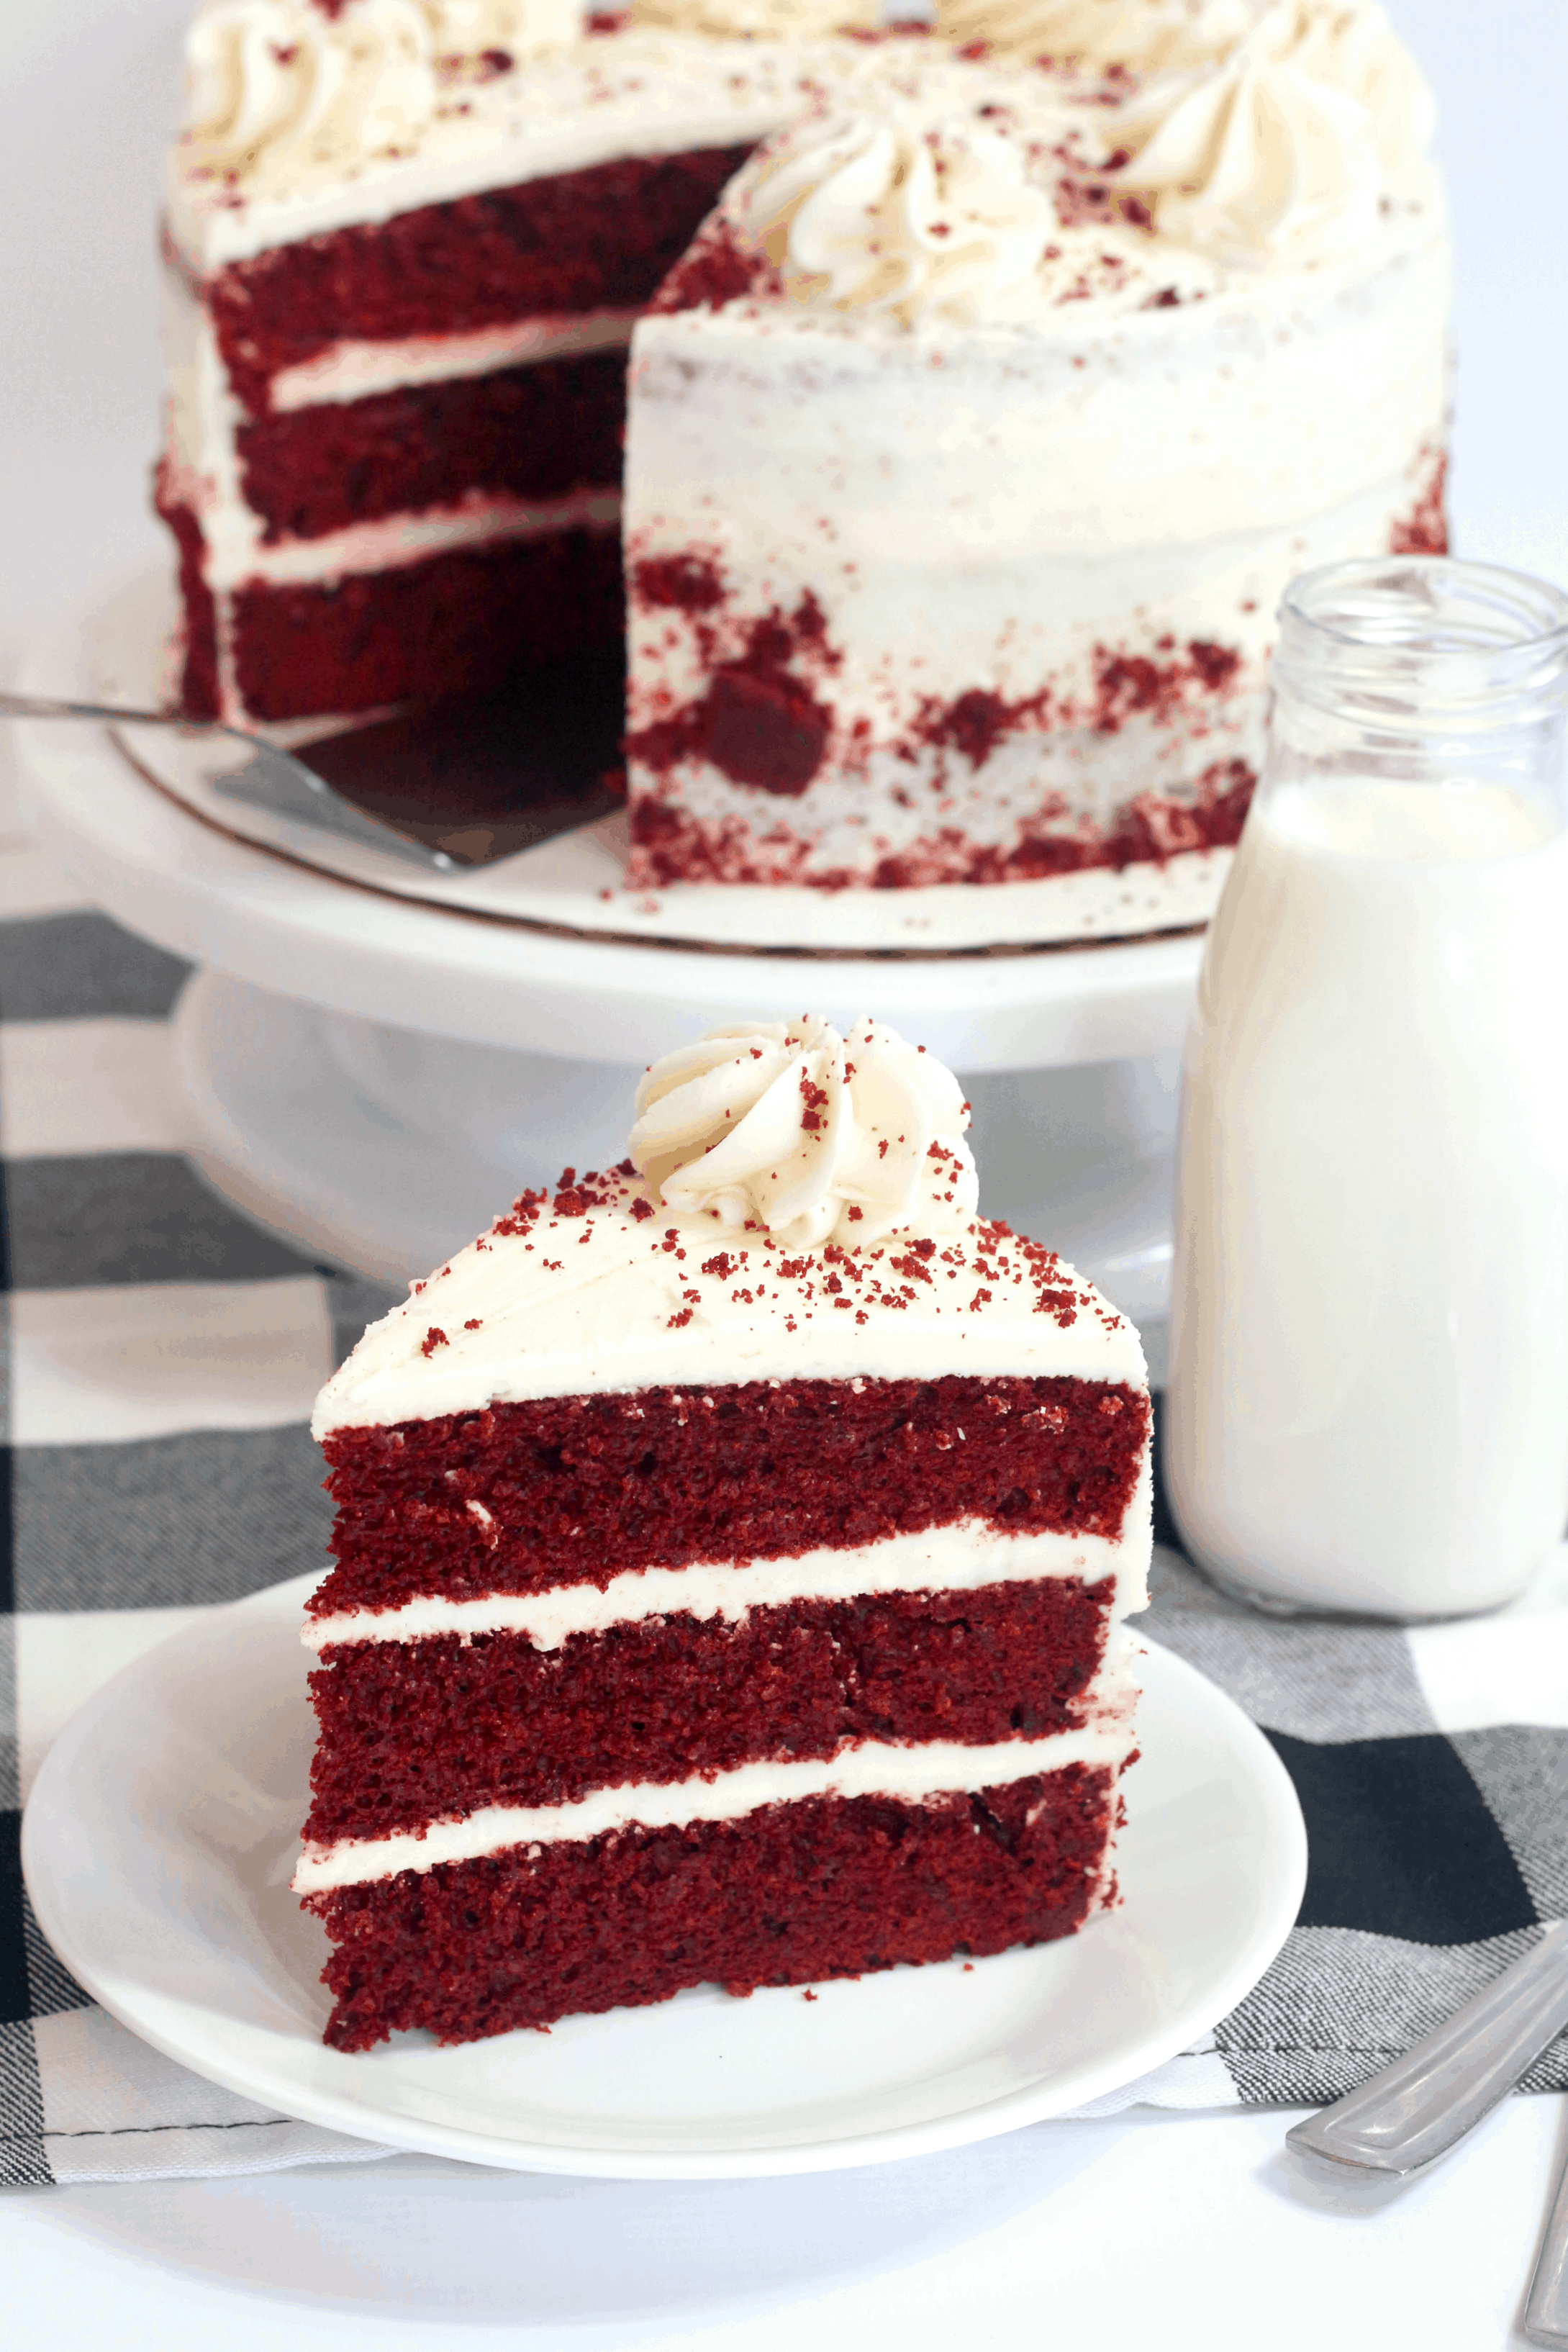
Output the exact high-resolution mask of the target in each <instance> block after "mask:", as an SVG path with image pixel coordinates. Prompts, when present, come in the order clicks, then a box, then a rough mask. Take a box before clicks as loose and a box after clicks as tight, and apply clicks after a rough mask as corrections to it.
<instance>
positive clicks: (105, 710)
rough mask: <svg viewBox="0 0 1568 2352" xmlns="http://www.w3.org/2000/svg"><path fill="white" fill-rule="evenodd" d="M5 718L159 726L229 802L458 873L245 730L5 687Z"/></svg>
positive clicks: (201, 778) (176, 754) (184, 761)
mask: <svg viewBox="0 0 1568 2352" xmlns="http://www.w3.org/2000/svg"><path fill="white" fill-rule="evenodd" d="M0 718H5V719H98V720H99V722H102V721H105V720H107V721H108V722H109V723H110V725H112V726H114V727H117V728H120V729H126V730H129V729H132V728H140V727H155V728H157V729H159V730H161V733H162V737H163V738H164V740H163V742H162V745H161V747H160V757H161V759H162V761H163V762H164V763H165V764H166V765H167V764H171V763H172V765H173V766H175V767H176V768H177V769H179V771H180V772H181V773H182V775H183V779H184V780H185V781H186V782H189V783H192V784H198V785H201V784H204V785H206V786H208V787H209V788H210V789H211V790H212V791H213V792H214V793H220V794H221V795H222V796H223V797H224V798H225V800H234V801H245V802H246V803H249V805H250V806H251V807H252V808H258V809H265V810H267V812H268V813H269V814H271V815H273V816H280V817H285V818H291V819H292V820H293V821H294V822H295V823H296V824H308V825H314V826H315V827H316V828H317V830H318V831H319V832H323V833H332V834H337V835H340V838H341V839H343V840H345V841H353V842H358V843H359V844H360V845H361V846H362V847H364V848H367V849H380V850H382V851H383V852H385V853H386V854H387V855H388V856H392V857H401V858H403V859H405V860H407V861H408V862H409V863H410V864H412V865H415V866H434V867H435V868H436V869H437V870H438V871H439V872H441V873H444V874H452V873H455V872H456V870H457V867H456V863H455V860H454V859H453V858H451V857H449V856H447V855H446V853H445V851H444V850H442V849H435V848H433V847H430V846H428V845H426V844H425V843H424V842H423V841H416V840H415V839H414V838H413V835H410V834H406V833H400V832H398V831H397V829H396V827H395V826H393V825H390V824H382V823H381V822H380V821H379V820H378V819H377V818H375V817H373V816H371V815H369V814H367V813H366V812H365V811H364V810H363V809H361V808H359V807H357V806H356V805H355V803H353V802H352V801H350V800H347V799H345V798H344V796H343V794H342V793H338V792H334V791H333V789H332V787H331V785H330V784H329V783H328V782H325V780H324V779H323V778H322V777H320V776H319V775H317V774H316V772H315V771H314V770H313V769H311V768H308V767H307V766H306V764H305V762H304V761H303V760H297V759H296V758H295V757H294V754H293V753H292V752H291V751H279V750H278V749H277V746H276V745H274V744H271V743H264V742H262V741H261V740H259V739H258V738H257V737H256V736H254V735H246V734H242V733H241V731H240V730H239V729H238V728H237V727H223V726H219V725H218V724H217V723H216V721H215V720H214V721H208V720H204V719H181V718H178V717H176V716H174V715H172V714H171V713H170V712H169V711H166V710H131V709H123V708H119V707H117V706H115V705H113V704H110V703H104V702H65V701H55V700H52V699H50V698H48V697H47V696H44V695H37V694H12V693H8V692H0ZM131 748H134V745H133V744H132V746H131Z"/></svg>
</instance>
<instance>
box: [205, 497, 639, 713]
mask: <svg viewBox="0 0 1568 2352" xmlns="http://www.w3.org/2000/svg"><path fill="white" fill-rule="evenodd" d="M233 614H234V620H233V626H234V651H235V671H236V675H237V678H238V683H239V689H240V694H241V697H242V698H243V700H244V702H245V705H246V709H247V710H249V711H251V712H253V713H254V714H255V716H256V718H258V719H297V718H306V717H308V716H310V715H312V714H314V713H315V712H318V711H323V710H334V711H336V710H341V711H350V710H373V709H380V708H382V707H383V706H384V705H386V704H389V703H397V702H405V701H435V700H439V699H441V698H449V697H453V696H456V695H462V694H478V693H483V692H485V691H486V689H487V688H492V687H497V686H499V685H501V684H503V683H504V682H505V681H506V680H507V678H508V677H511V676H513V675H514V674H515V673H516V672H517V670H519V669H522V668H526V667H528V665H529V664H530V663H534V662H538V661H543V660H547V659H552V658H555V657H557V656H560V655H563V654H568V653H576V652H580V651H582V650H584V649H586V648H589V647H591V646H612V645H614V644H616V643H617V642H618V641H619V638H620V635H621V630H622V590H621V550H620V543H619V541H618V539H617V537H616V534H615V533H614V532H613V531H590V530H569V531H555V532H550V533H548V534H542V535H540V536H539V537H538V538H533V539H523V540H511V541H498V542H497V543H496V544H494V545H492V546H490V547H488V548H485V549H481V550H477V551H474V550H463V551H458V552H454V553H448V554H444V555H435V556H431V557H430V558H428V559H427V560H426V561H425V562H422V563H410V564H403V565H400V566H398V567H397V568H396V569H394V570H392V571H389V572H350V573H349V574H347V575H346V576H345V577H344V578H343V579H341V580H340V581H339V582H337V583H333V584H329V585H326V586H308V585H307V586H299V587H274V586H264V585H263V584H262V583H259V582H253V583H251V584H250V585H249V586H248V587H246V588H241V589H239V590H238V591H236V593H235V597H234V600H233Z"/></svg>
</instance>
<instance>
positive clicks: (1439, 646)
mask: <svg viewBox="0 0 1568 2352" xmlns="http://www.w3.org/2000/svg"><path fill="white" fill-rule="evenodd" d="M1275 676H1276V683H1277V684H1279V685H1281V686H1282V687H1284V688H1286V689H1287V690H1288V691H1291V692H1294V693H1298V694H1299V693H1301V692H1302V691H1303V690H1305V691H1306V692H1307V693H1308V694H1309V696H1310V698H1311V699H1312V700H1314V701H1316V700H1319V699H1320V698H1324V697H1325V696H1327V697H1329V698H1333V699H1340V698H1343V697H1344V696H1346V695H1347V694H1348V695H1349V696H1350V697H1351V698H1354V697H1355V696H1356V695H1357V693H1358V691H1359V692H1360V693H1367V694H1374V695H1375V694H1377V693H1378V690H1379V689H1380V688H1381V689H1383V690H1384V691H1393V692H1395V693H1396V694H1397V695H1399V696H1400V698H1403V695H1404V693H1406V692H1410V691H1418V692H1419V693H1420V694H1421V696H1422V698H1424V699H1425V698H1427V697H1428V696H1430V697H1431V698H1434V699H1435V700H1436V701H1437V702H1438V703H1440V704H1441V706H1442V707H1443V708H1444V709H1447V710H1448V712H1449V713H1454V712H1457V711H1458V710H1460V709H1468V710H1469V711H1470V712H1471V713H1472V714H1474V715H1477V716H1479V711H1480V709H1481V708H1482V707H1483V706H1486V705H1492V706H1494V707H1495V706H1500V705H1503V704H1511V703H1517V702H1518V701H1519V700H1520V698H1524V699H1526V700H1532V699H1535V698H1543V699H1546V700H1552V699H1556V698H1561V697H1563V696H1564V695H1568V595H1564V593H1563V591H1562V590H1561V589H1558V588H1554V587H1552V585H1551V584H1550V583H1548V582H1546V581H1544V580H1537V579H1534V578H1532V577H1531V575H1530V574H1529V573H1528V572H1511V571H1509V570H1506V569H1505V568H1504V567H1503V566H1501V565H1500V564H1493V563H1470V562H1461V561H1459V560H1458V559H1456V558H1454V557H1452V556H1431V555H1427V556H1407V555H1395V556H1371V557H1363V558H1359V559H1355V560H1353V561H1350V562H1341V563H1325V564H1321V565H1319V566H1318V567H1317V568H1316V569H1315V570H1314V571H1312V572H1302V573H1301V576H1300V577H1299V578H1298V579H1296V580H1293V581H1292V582H1291V584H1290V586H1289V587H1288V588H1287V589H1286V591H1285V593H1284V596H1283V598H1282V600H1281V605H1280V640H1279V646H1278V651H1277V653H1276V656H1275Z"/></svg>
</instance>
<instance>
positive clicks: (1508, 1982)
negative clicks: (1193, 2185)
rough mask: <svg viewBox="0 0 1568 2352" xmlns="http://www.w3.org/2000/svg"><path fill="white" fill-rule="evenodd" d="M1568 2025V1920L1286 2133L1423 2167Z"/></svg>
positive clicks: (1349, 2161)
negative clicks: (1387, 2062) (1364, 2079)
mask: <svg viewBox="0 0 1568 2352" xmlns="http://www.w3.org/2000/svg"><path fill="white" fill-rule="evenodd" d="M1564 2026H1568V1921H1564V1922H1563V1923H1562V1924H1561V1925H1560V1926H1558V1927H1553V1928H1552V1929H1551V1930H1550V1932H1549V1933H1548V1934H1546V1935H1545V1936H1543V1937H1542V1939H1541V1941H1540V1943H1538V1944H1537V1945H1536V1946H1535V1947H1534V1948H1533V1949H1532V1950H1531V1951H1529V1952H1527V1953H1526V1954H1525V1955H1524V1958H1522V1959H1520V1960H1516V1961H1515V1962H1514V1964H1513V1966H1512V1967H1511V1969H1504V1970H1503V1973H1502V1974H1501V1976H1500V1977H1498V1978H1497V1979H1495V1980H1494V1982H1492V1983H1491V1984H1490V1985H1488V1986H1487V1987H1486V1989H1485V1990H1484V1991H1483V1992H1479V1993H1477V1995H1476V1997H1475V1999H1474V2000H1469V2001H1467V2002H1466V2004H1465V2006H1464V2008H1463V2009H1461V2010H1459V2011H1458V2012H1457V2013H1456V2014H1455V2015H1454V2016H1453V2017H1450V2018H1449V2019H1448V2022H1447V2023H1446V2024H1444V2025H1439V2026H1438V2028H1437V2032H1435V2033H1429V2034H1427V2038H1426V2040H1425V2041H1424V2042H1417V2043H1416V2047H1415V2048H1414V2049H1413V2050H1407V2051H1406V2053H1405V2055H1404V2057H1403V2058H1396V2060H1395V2062H1394V2063H1393V2065H1392V2066H1385V2068H1384V2070H1383V2072H1382V2073H1381V2074H1375V2075H1374V2076H1373V2077H1372V2080H1371V2081H1370V2082H1369V2083H1363V2084H1361V2085H1360V2086H1359V2087H1358V2088H1357V2089H1356V2090H1354V2091H1350V2092H1347V2093H1346V2095H1345V2096H1344V2097H1343V2099H1337V2100H1336V2101H1335V2102H1334V2104H1333V2106H1332V2107H1324V2108H1323V2109H1322V2112H1321V2113H1320V2114H1318V2115H1315V2116H1308V2117H1307V2118H1306V2120H1305V2121H1304V2122H1303V2123H1299V2124H1297V2126H1295V2128H1294V2130H1293V2131H1290V2132H1287V2133H1286V2135H1285V2137H1286V2140H1287V2142H1288V2143H1289V2145H1290V2146H1291V2147H1297V2148H1304V2149H1306V2150H1307V2151H1308V2152H1309V2153H1310V2154H1311V2155H1313V2156H1318V2157H1327V2158H1330V2160H1331V2161H1332V2162H1333V2163H1335V2164H1341V2165H1343V2166H1345V2167H1346V2168H1347V2169H1349V2170H1351V2171H1354V2172H1361V2173H1370V2174H1375V2175H1379V2176H1384V2177H1386V2176H1387V2175H1389V2174H1396V2175H1398V2174H1403V2173H1407V2172H1416V2171H1418V2170H1419V2168H1421V2166H1422V2165H1424V2164H1430V2163H1431V2162H1432V2160H1433V2158H1435V2157H1439V2156H1444V2155H1446V2154H1447V2153H1448V2149H1449V2148H1451V2147H1453V2145H1454V2143H1455V2141H1456V2140H1459V2139H1462V2138H1463V2137H1464V2136H1465V2134H1466V2133H1467V2132H1468V2131H1469V2130H1471V2129H1472V2128H1473V2126H1475V2125H1477V2124H1479V2122H1480V2120H1481V2117H1482V2116H1485V2115H1488V2114H1490V2111H1491V2109H1492V2108H1493V2107H1495V2106H1496V2105H1497V2103H1498V2101H1499V2100H1500V2098H1502V2097H1503V2096H1504V2095H1505V2094H1506V2093H1508V2092H1509V2091H1511V2090H1512V2088H1513V2086H1514V2084H1516V2083H1517V2082H1518V2080H1519V2078H1520V2076H1521V2074H1523V2073H1524V2071H1525V2069H1526V2067H1527V2066H1528V2065H1529V2064H1530V2063H1531V2060H1532V2059H1533V2058H1535V2057H1537V2056H1538V2055H1539V2054H1540V2053H1541V2052H1542V2050H1544V2049H1545V2047H1546V2044H1547V2043H1548V2042H1550V2041H1551V2040H1552V2036H1553V2035H1554V2034H1557V2033H1560V2032H1562V2031H1563V2028H1564ZM1564 2340H1565V2341H1568V2339H1564Z"/></svg>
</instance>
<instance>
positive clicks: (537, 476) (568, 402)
mask: <svg viewBox="0 0 1568 2352" xmlns="http://www.w3.org/2000/svg"><path fill="white" fill-rule="evenodd" d="M625 421H626V361H625V355H624V353H623V352H620V351H604V352H586V353H581V354H579V355H577V356H574V357H567V358H562V359H549V360H539V361H536V362H533V363H532V364H531V365H529V366H526V367H515V368H505V369H501V370H498V371H497V372H496V373H493V374H489V375H482V376H458V377H455V378H450V379H448V380H446V381H444V382H443V383H427V384H412V385H406V386H404V387H402V389H401V390H398V391H395V392H382V393H375V394H371V395H370V396H369V397H368V398H366V399H363V400H346V401H345V400H329V401H323V402H321V403H319V404H318V405H316V406H313V407H308V408H298V409H291V410H289V411H288V412H287V414H285V415H277V416H267V417H263V418H261V419H259V420H257V421H256V422H254V423H251V424H248V425H242V426H241V427H240V430H239V433H238V435H237V436H236V438H237V443H238V448H239V457H240V466H241V470H242V474H243V478H244V488H245V497H246V504H247V505H248V506H249V507H251V508H252V509H254V511H255V512H256V513H257V514H258V515H260V516H261V517H262V519H263V520H264V521H265V523H266V525H267V529H266V531H265V532H264V534H263V536H264V539H265V540H266V541H267V544H268V545H276V544H277V541H279V540H285V539H319V538H320V537H322V536H323V535H324V534H325V533H326V532H328V531H332V530H344V529H346V528H347V527H348V526H349V525H350V524H353V523H358V522H374V521H378V520H381V519H382V517H384V516H388V515H395V514H403V513H414V512H419V511H421V510H422V509H425V508H429V507H455V506H458V505H460V504H461V503H462V501H463V499H465V496H467V495H468V494H470V493H472V492H475V491H479V492H484V493H486V494H488V495H490V496H496V495H509V496H510V497H513V498H517V499H549V498H559V497H562V496H564V495H565V494H566V493H567V492H568V491H570V490H576V489H580V488H597V487H608V488H612V489H614V488H619V486H620V481H621V436H622V430H623V427H624V425H625Z"/></svg>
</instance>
